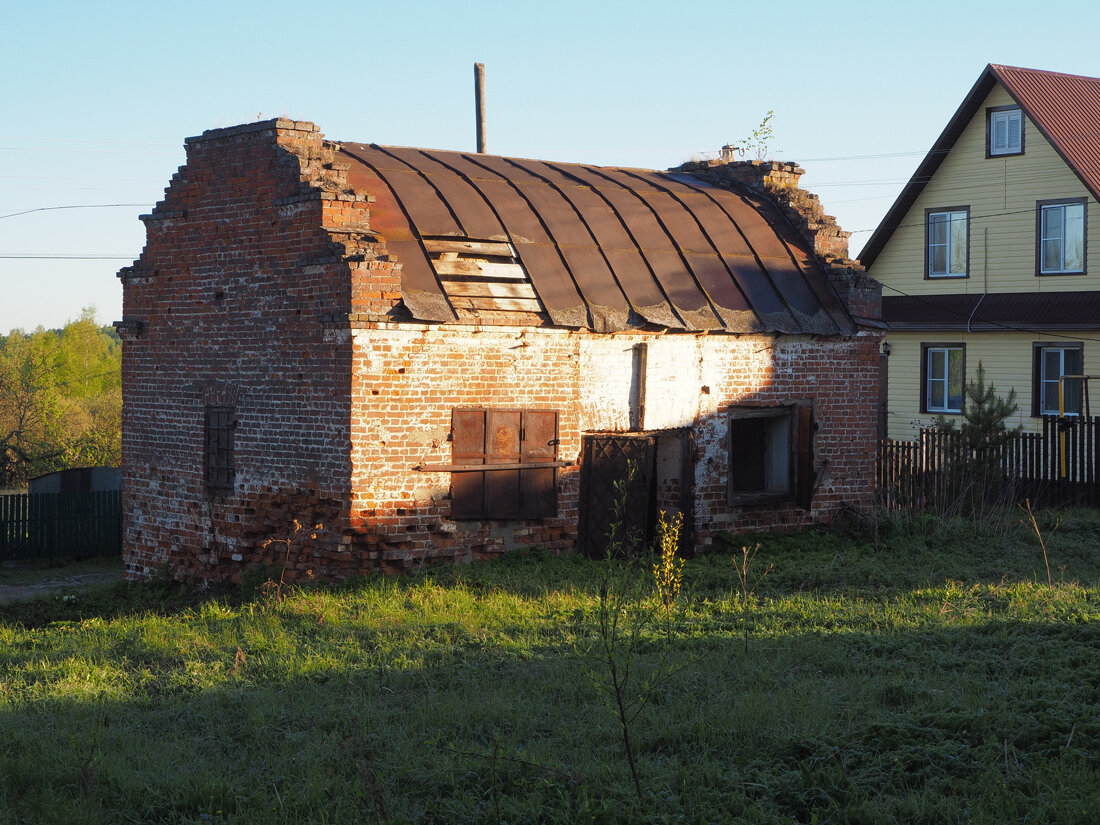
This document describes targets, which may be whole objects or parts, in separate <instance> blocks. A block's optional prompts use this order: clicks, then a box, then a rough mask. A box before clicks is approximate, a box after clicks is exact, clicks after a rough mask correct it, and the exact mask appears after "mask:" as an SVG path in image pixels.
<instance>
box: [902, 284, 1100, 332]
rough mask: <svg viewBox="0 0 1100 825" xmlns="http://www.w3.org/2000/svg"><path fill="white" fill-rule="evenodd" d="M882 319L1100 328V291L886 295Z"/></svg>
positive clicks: (938, 324)
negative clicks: (983, 294)
mask: <svg viewBox="0 0 1100 825" xmlns="http://www.w3.org/2000/svg"><path fill="white" fill-rule="evenodd" d="M882 318H883V320H884V321H885V322H886V324H887V326H888V327H889V328H890V329H914V330H970V331H974V330H981V331H998V330H1002V331H1006V332H1008V331H1025V332H1032V331H1045V330H1086V329H1100V293H1096V292H997V293H989V294H987V295H985V296H984V297H983V296H982V295H981V294H977V295H974V294H971V295H961V294H943V295H884V296H883V297H882Z"/></svg>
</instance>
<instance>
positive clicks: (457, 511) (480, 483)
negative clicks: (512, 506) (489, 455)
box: [451, 410, 485, 519]
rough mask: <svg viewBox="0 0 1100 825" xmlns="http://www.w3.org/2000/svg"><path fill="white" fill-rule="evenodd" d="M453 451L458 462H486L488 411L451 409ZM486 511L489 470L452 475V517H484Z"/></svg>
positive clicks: (455, 460) (456, 462)
mask: <svg viewBox="0 0 1100 825" xmlns="http://www.w3.org/2000/svg"><path fill="white" fill-rule="evenodd" d="M451 452H452V455H453V456H454V462H455V464H484V463H485V411H484V410H453V411H452V412H451ZM484 512H485V473H477V472H473V473H452V474H451V517H452V518H456V519H469V518H480V517H481V514H482V513H484Z"/></svg>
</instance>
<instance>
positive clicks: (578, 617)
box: [0, 511, 1100, 825]
mask: <svg viewBox="0 0 1100 825" xmlns="http://www.w3.org/2000/svg"><path fill="white" fill-rule="evenodd" d="M1009 523H1010V528H1009V529H1006V530H1003V531H1000V532H999V533H977V532H975V531H974V530H972V529H970V528H968V527H966V526H965V525H959V524H950V525H943V524H940V523H937V522H934V521H927V522H913V521H909V522H905V523H893V524H886V525H884V526H883V527H882V528H881V529H880V530H879V531H878V536H877V539H876V537H875V536H874V534H872V533H871V532H866V531H864V532H855V531H850V532H836V533H819V532H801V533H794V534H789V535H782V536H768V535H761V536H752V537H742V538H740V539H738V540H737V542H736V543H734V544H731V545H730V547H729V548H726V549H725V550H724V551H723V550H716V551H715V552H713V553H710V554H708V555H705V556H703V557H700V558H698V559H694V560H692V561H690V562H689V563H688V564H687V566H686V568H685V573H684V587H685V595H684V597H682V599H681V605H680V610H679V612H678V614H677V615H676V616H675V623H674V627H673V639H672V643H671V649H667V650H666V648H665V644H666V643H665V641H664V635H663V633H664V631H663V627H660V626H654V627H653V628H652V632H651V634H650V635H649V637H647V638H646V639H645V640H644V641H643V644H642V645H641V647H640V648H639V653H638V662H637V665H638V667H639V669H640V671H641V672H643V673H644V672H647V671H649V670H651V669H652V668H655V667H656V666H657V663H658V661H659V660H660V658H661V656H663V655H667V656H669V657H670V658H671V660H672V662H671V663H672V665H673V667H674V668H679V669H676V670H675V675H674V676H673V677H672V678H671V679H670V680H669V681H667V682H664V683H662V684H661V685H660V686H659V687H658V688H657V689H656V690H655V691H654V693H653V695H652V696H651V701H650V704H649V705H648V706H647V707H646V708H645V710H644V711H643V712H642V714H641V715H640V716H639V717H638V718H637V720H636V721H635V723H634V730H633V734H634V739H635V748H636V751H637V756H638V760H639V773H640V776H641V780H642V785H643V788H644V791H645V794H644V797H645V798H644V800H642V801H639V800H637V799H636V797H635V794H634V790H633V785H632V783H631V779H630V775H629V769H628V767H627V764H626V760H625V758H624V757H623V753H622V749H621V745H620V739H619V731H618V727H617V722H616V720H615V718H614V717H613V716H612V714H611V713H610V712H609V710H608V708H607V707H606V704H605V701H604V700H605V697H603V696H601V695H600V693H599V692H598V691H597V690H596V688H595V687H594V686H593V682H592V680H591V679H590V678H589V676H588V673H589V672H591V671H592V670H593V669H594V668H595V669H597V670H598V668H599V662H598V660H596V659H593V658H592V657H591V656H588V655H586V653H585V651H586V650H588V649H589V648H590V647H591V644H592V641H593V633H594V622H593V616H594V612H595V610H596V606H597V590H598V582H599V581H600V580H601V578H602V566H601V564H602V563H596V562H591V561H586V560H584V559H581V558H577V557H554V556H550V555H546V554H541V553H538V552H531V553H520V554H513V555H511V556H509V557H507V558H505V559H502V560H501V561H499V562H494V563H488V564H481V565H474V566H468V567H461V568H453V569H451V568H447V569H437V570H434V571H431V572H429V573H424V574H421V575H417V576H409V577H403V578H399V579H389V578H376V579H369V580H364V581H359V582H355V583H351V584H349V585H346V586H344V587H341V588H335V589H331V590H330V589H321V588H316V589H295V590H293V591H291V592H290V594H289V595H288V597H287V598H285V599H283V600H281V601H277V600H275V599H273V598H272V597H271V596H270V595H268V596H265V595H263V594H262V593H258V594H256V595H249V594H244V593H225V594H221V595H219V596H203V595H202V594H195V593H192V592H188V591H185V590H181V589H179V588H177V587H175V586H172V585H168V584H165V583H163V582H162V583H154V584H149V585H137V586H134V585H131V586H125V585H119V586H113V587H106V588H100V589H98V590H94V591H89V592H85V593H82V594H81V596H80V598H79V599H76V600H71V601H60V600H58V599H55V598H50V599H44V600H40V601H37V602H27V603H21V604H15V605H2V606H0V823H50V822H57V823H100V822H105V823H128V822H142V823H153V822H163V823H245V822H248V823H252V822H256V823H306V822H310V823H337V822H341V823H355V822H386V823H498V822H500V823H503V822H507V823H527V822H529V823H534V822H561V823H583V822H591V823H616V822H669V823H680V822H682V823H692V824H693V825H694V823H710V822H713V823H720V822H748V823H782V822H790V823H811V822H817V823H829V822H836V823H884V822H905V823H932V822H936V823H939V822H959V823H963V822H965V823H991V824H992V823H1004V822H1022V821H1029V822H1059V823H1067V822H1068V823H1073V822H1081V823H1086V822H1088V823H1092V822H1096V821H1100V793H1098V791H1097V788H1098V787H1100V756H1098V754H1100V712H1098V710H1097V708H1098V707H1100V655H1098V654H1097V651H1098V650H1100V621H1098V619H1100V590H1098V582H1100V514H1094V513H1089V512H1083V511H1082V512H1073V513H1070V514H1068V515H1067V517H1066V519H1065V521H1064V522H1063V524H1062V525H1061V527H1060V528H1059V529H1058V530H1057V531H1055V532H1053V533H1048V539H1049V541H1048V546H1049V549H1050V556H1051V567H1052V570H1053V571H1054V577H1055V582H1054V586H1053V587H1048V586H1047V580H1046V569H1045V566H1044V564H1043V559H1042V555H1041V552H1040V550H1039V547H1038V543H1037V541H1036V540H1035V537H1034V534H1030V533H1029V532H1027V531H1026V530H1025V529H1024V528H1023V527H1019V526H1017V525H1016V524H1015V518H1014V517H1012V518H1010V519H1009ZM747 541H751V542H756V541H759V542H760V543H761V545H762V549H761V550H760V554H759V557H758V561H757V564H759V565H764V566H766V565H768V564H772V565H774V568H773V569H772V571H771V572H770V573H769V574H768V575H767V576H766V577H765V578H764V579H763V581H762V582H761V583H760V585H759V587H758V589H757V594H756V598H755V601H754V603H753V605H752V612H751V617H750V619H751V624H750V629H751V638H750V645H749V650H748V653H747V654H746V653H745V652H744V648H743V636H742V629H743V625H742V623H741V622H742V617H743V613H742V604H741V602H740V601H739V599H738V597H737V596H736V590H737V580H736V574H735V572H734V568H733V564H732V562H731V560H730V553H732V552H735V551H737V549H738V547H739V546H740V544H741V543H743V542H747ZM762 569H763V568H762V567H761V568H758V570H762Z"/></svg>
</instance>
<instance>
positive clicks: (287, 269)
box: [120, 121, 366, 579]
mask: <svg viewBox="0 0 1100 825" xmlns="http://www.w3.org/2000/svg"><path fill="white" fill-rule="evenodd" d="M276 138H278V139H279V140H281V141H283V142H284V143H285V144H286V145H290V146H293V147H295V148H296V149H297V150H298V151H296V152H295V153H291V152H288V151H287V150H286V149H285V148H283V147H281V146H280V145H278V143H277V140H276ZM187 150H188V151H187V162H186V164H185V165H184V166H183V167H181V168H180V170H179V172H178V173H177V174H176V175H175V176H174V177H173V179H172V182H171V185H170V186H169V188H168V189H167V190H166V195H165V198H164V200H163V201H162V202H161V203H159V204H158V205H157V207H156V208H155V209H154V210H153V213H152V214H151V215H148V216H144V220H145V223H146V228H147V242H146V247H145V250H144V252H143V254H142V256H141V258H139V259H138V261H136V262H135V264H134V266H133V267H128V268H127V269H124V270H123V271H122V272H121V273H120V277H121V279H122V281H123V285H124V289H123V301H124V303H123V323H122V324H121V325H120V330H121V332H122V334H123V335H124V336H125V339H126V343H125V347H124V351H123V352H124V355H123V381H124V387H125V393H124V403H123V491H124V493H123V495H124V502H125V504H124V512H125V515H124V528H123V529H124V547H125V555H126V566H127V574H128V575H130V576H137V577H141V576H148V575H150V574H153V573H155V572H156V571H158V570H161V569H170V570H171V573H172V575H174V576H176V577H188V576H195V577H198V578H204V579H220V578H235V577H236V576H237V575H238V574H239V570H240V567H241V564H242V563H244V562H245V561H247V560H254V559H257V558H261V559H266V560H268V561H273V562H274V561H277V560H279V557H280V555H281V551H282V550H285V547H283V546H282V545H271V546H269V547H268V548H267V549H266V550H259V551H258V550H257V549H256V548H257V545H258V543H260V542H262V541H263V540H265V539H268V538H272V537H279V536H284V535H287V534H288V531H289V529H290V527H289V525H290V522H291V520H292V519H293V518H295V517H299V518H302V519H303V520H309V521H314V522H316V521H324V522H326V523H330V522H332V521H333V520H334V519H336V520H339V519H340V518H343V517H344V516H345V515H346V510H347V505H346V500H347V495H348V490H349V478H350V462H349V458H348V455H349V449H350V439H351V435H350V431H349V420H348V406H349V398H350V363H351V341H350V338H349V336H348V335H347V334H346V333H344V334H340V333H339V332H337V331H335V330H334V329H333V328H332V327H333V325H332V324H331V322H330V319H331V318H332V317H333V315H334V314H337V315H338V314H339V313H344V317H346V313H347V312H348V311H349V307H350V285H349V282H348V278H347V275H346V272H347V267H346V265H343V264H341V262H340V256H341V254H342V253H343V247H342V246H339V245H337V244H334V243H333V240H332V237H331V236H330V235H329V233H328V232H325V231H323V230H322V229H321V226H322V222H323V221H322V206H323V204H328V203H329V202H330V201H331V199H332V198H333V197H334V195H333V193H332V192H324V191H322V189H321V188H320V187H319V186H318V185H317V184H316V183H314V181H315V180H316V179H318V178H321V177H323V170H322V168H321V167H322V165H323V160H324V159H323V157H322V151H321V150H322V142H321V137H320V135H319V134H317V133H316V131H315V127H313V126H312V125H310V124H294V123H292V122H287V121H277V122H272V121H269V122H266V123H259V124H253V125H250V126H243V127H236V128H233V129H225V130H217V131H213V132H208V133H206V134H205V135H203V136H202V137H200V138H192V139H190V140H189V141H188V143H187ZM324 174H329V176H330V177H332V175H333V173H331V172H325V173H324ZM326 196H327V197H326ZM342 205H343V207H344V211H345V212H346V213H348V214H347V217H345V220H347V221H348V222H349V223H350V222H351V221H353V220H358V221H359V224H360V225H361V226H362V227H364V228H365V226H366V224H365V219H366V204H365V203H362V202H358V203H357V202H356V201H354V200H351V201H350V202H345V203H343V204H342ZM356 216H357V217H356ZM206 404H230V405H234V406H236V409H237V418H238V422H239V423H238V426H237V428H236V432H235V438H236V456H235V458H236V492H235V494H233V495H230V496H228V497H226V498H212V497H210V496H208V495H206V493H205V489H204V477H203V472H204V464H203V457H204V451H203V413H204V407H205V405H206Z"/></svg>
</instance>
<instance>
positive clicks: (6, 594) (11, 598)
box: [0, 568, 122, 604]
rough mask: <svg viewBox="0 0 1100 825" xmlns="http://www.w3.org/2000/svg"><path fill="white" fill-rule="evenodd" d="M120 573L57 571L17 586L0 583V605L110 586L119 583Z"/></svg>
mask: <svg viewBox="0 0 1100 825" xmlns="http://www.w3.org/2000/svg"><path fill="white" fill-rule="evenodd" d="M121 578H122V574H121V572H114V571H99V572H95V573H76V574H69V575H66V574H65V570H64V569H63V568H62V569H58V570H52V571H48V572H47V571H43V574H42V578H41V579H37V580H34V581H20V583H18V584H2V583H0V604H4V603H5V602H17V601H22V600H23V599H33V598H37V597H39V596H48V595H50V594H51V593H57V594H59V595H61V596H69V595H74V594H76V593H77V592H79V591H81V590H83V589H85V588H87V587H94V586H96V585H100V584H112V583H114V582H117V581H120V580H121Z"/></svg>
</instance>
